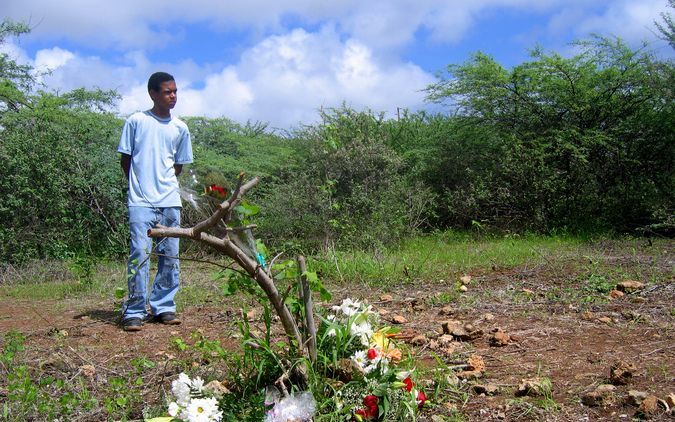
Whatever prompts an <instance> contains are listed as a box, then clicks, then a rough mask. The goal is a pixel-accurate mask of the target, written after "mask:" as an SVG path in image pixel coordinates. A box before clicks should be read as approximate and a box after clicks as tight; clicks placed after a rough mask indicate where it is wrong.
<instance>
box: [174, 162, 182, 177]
mask: <svg viewBox="0 0 675 422" xmlns="http://www.w3.org/2000/svg"><path fill="white" fill-rule="evenodd" d="M173 169H174V170H175V172H176V177H178V176H180V174H181V172H182V171H183V165H182V164H174V165H173Z"/></svg>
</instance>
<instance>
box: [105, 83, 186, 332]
mask: <svg viewBox="0 0 675 422" xmlns="http://www.w3.org/2000/svg"><path fill="white" fill-rule="evenodd" d="M177 91H178V90H177V89H176V82H175V81H174V78H173V76H171V75H169V74H168V73H164V72H157V73H154V74H152V75H151V76H150V79H149V80H148V94H150V98H151V99H152V102H153V107H152V109H150V110H147V111H143V112H137V113H134V114H133V115H131V116H130V117H129V118H128V119H127V121H126V122H125V123H124V128H123V129H122V136H121V139H120V143H119V146H118V147H117V152H119V153H121V154H122V157H121V165H122V169H123V170H124V174H125V176H126V177H127V180H128V181H129V199H128V205H129V226H130V232H131V253H130V255H129V262H128V264H127V277H128V289H129V292H128V293H129V294H128V299H127V301H126V302H125V303H124V307H123V315H122V327H123V329H124V330H125V331H139V330H140V329H141V327H142V326H143V321H144V320H145V319H146V317H147V311H146V303H149V304H150V310H151V312H152V318H153V319H154V320H155V321H157V322H161V323H163V324H180V320H179V319H178V317H177V316H176V303H175V302H174V296H175V295H176V292H177V291H178V285H179V274H180V270H179V262H178V245H179V242H178V239H177V238H162V239H159V240H158V241H157V242H156V246H155V247H156V253H157V255H158V262H157V275H156V276H155V280H154V282H153V283H152V291H151V292H150V295H149V296H148V291H147V288H148V282H149V265H148V261H149V256H150V252H151V251H152V247H153V239H152V238H150V237H148V230H149V229H151V228H152V227H155V226H156V225H158V224H160V225H163V226H167V227H176V226H179V225H180V211H181V199H180V194H179V191H178V189H179V188H178V179H177V176H178V175H179V174H180V173H181V171H182V170H183V164H188V163H191V162H192V144H191V141H190V132H189V130H188V127H187V125H186V124H185V123H184V122H183V121H181V120H179V119H178V118H176V117H172V116H171V109H173V108H174V106H175V105H176V99H177Z"/></svg>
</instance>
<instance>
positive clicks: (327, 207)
mask: <svg viewBox="0 0 675 422" xmlns="http://www.w3.org/2000/svg"><path fill="white" fill-rule="evenodd" d="M23 32H26V28H25V27H23V26H21V25H19V24H13V23H11V22H7V21H6V22H5V23H3V25H2V26H1V27H0V43H2V42H3V41H4V39H5V37H6V36H8V35H14V34H20V33H23ZM577 47H578V48H577V51H578V53H577V54H576V55H575V56H573V57H569V58H568V57H562V56H560V55H558V54H555V53H552V54H547V53H544V52H542V51H534V52H533V54H532V57H531V59H530V60H529V61H527V62H524V63H522V64H520V65H517V66H515V67H513V68H511V69H507V68H504V67H502V66H501V65H500V64H499V63H497V62H496V61H495V60H494V59H492V58H491V57H489V56H486V55H484V54H481V53H476V54H475V55H474V56H473V57H472V58H471V59H470V60H468V61H467V62H466V63H463V64H460V65H451V66H448V68H447V70H446V73H444V74H442V75H440V76H439V77H438V81H437V82H436V83H434V84H432V85H430V86H429V87H428V88H427V96H428V97H427V98H428V100H429V101H434V102H438V103H440V104H445V105H446V107H447V110H448V112H447V114H443V115H441V114H438V115H430V114H425V113H421V112H420V113H409V112H403V113H402V115H400V116H398V118H396V119H384V118H383V116H382V115H381V114H379V113H376V112H372V111H369V110H364V111H357V110H353V109H350V108H347V107H341V108H336V109H328V110H323V111H322V112H321V121H320V123H317V124H314V125H310V126H304V127H299V128H296V129H294V130H293V131H291V132H289V133H287V134H283V135H281V134H279V133H274V132H271V131H269V130H267V128H266V126H265V125H264V124H247V125H241V124H237V123H235V122H232V121H230V120H229V119H227V118H202V117H190V118H186V119H185V120H186V121H187V123H188V125H189V126H190V129H191V131H192V135H193V145H194V153H195V154H194V155H195V163H194V165H193V166H192V169H193V172H194V173H195V174H196V176H197V178H198V180H199V182H200V183H203V184H211V183H218V184H226V185H227V184H229V185H231V184H232V182H233V181H234V180H235V178H236V176H237V175H238V174H239V172H240V171H245V172H246V173H247V174H248V175H250V176H256V175H258V176H261V178H262V183H261V184H260V185H259V188H258V189H256V191H255V192H254V195H255V198H254V199H253V201H254V202H255V204H256V205H258V206H259V207H260V209H261V212H260V214H259V215H258V216H257V218H256V223H257V224H258V226H259V230H258V234H259V235H260V236H261V237H263V238H264V239H265V240H266V241H267V242H268V243H269V244H271V245H273V246H275V247H283V248H286V249H298V250H303V251H305V252H306V253H311V252H312V251H317V250H321V249H324V248H352V247H359V248H364V247H365V248H371V247H377V246H381V245H382V246H385V245H390V244H395V243H396V242H397V241H399V240H401V239H402V238H405V237H406V236H409V235H411V234H414V233H420V232H424V231H435V230H446V229H449V228H464V229H466V228H473V229H477V230H486V231H512V232H513V231H515V232H523V231H534V232H540V233H547V232H553V231H556V232H559V231H566V232H575V231H584V232H603V233H606V232H616V233H640V231H639V230H648V231H649V230H654V231H659V230H661V231H667V230H669V229H672V227H673V224H674V217H673V215H674V210H675V206H674V203H675V202H674V196H675V183H674V181H675V172H674V171H673V164H674V160H675V140H674V138H673V128H674V127H675V121H674V116H675V114H674V108H673V86H675V77H674V76H675V72H674V68H673V62H672V61H664V60H659V59H657V58H656V57H655V56H654V55H653V54H652V53H651V52H650V51H648V50H646V49H639V50H633V49H631V48H629V47H627V46H626V45H625V44H623V43H622V42H620V41H618V40H614V39H605V38H597V39H592V40H590V41H587V42H583V43H579V45H578V46H577ZM32 75H33V73H32V69H30V68H29V67H26V66H19V65H17V64H16V63H15V62H13V61H12V60H11V58H9V57H8V56H6V55H1V56H0V160H1V161H2V166H0V169H1V170H0V172H1V174H0V198H1V199H0V221H1V222H2V225H1V226H0V261H2V262H7V263H19V262H23V261H26V260H29V259H35V258H47V257H50V258H69V257H73V256H79V255H83V254H84V255H87V256H89V255H95V256H106V255H107V256H120V255H123V254H125V253H126V248H127V247H126V242H127V230H128V228H127V222H126V183H125V181H124V179H123V176H122V172H121V170H120V167H119V158H118V155H117V154H116V152H115V149H116V145H117V141H118V136H119V132H120V129H121V126H122V123H123V119H121V118H120V117H118V116H116V115H115V114H114V110H115V106H114V105H115V101H116V100H117V98H118V97H117V94H116V93H115V92H108V91H87V90H84V89H78V90H75V91H72V92H68V93H65V94H54V93H48V92H43V91H39V89H38V88H40V87H39V85H37V83H36V81H35V79H34V77H33V76H32ZM186 177H189V174H187V173H185V174H184V175H183V176H181V179H182V183H183V184H189V183H190V180H188V179H186ZM184 218H185V219H186V222H189V220H190V219H195V218H198V216H197V214H196V213H195V212H194V211H193V210H190V209H189V208H187V207H186V208H185V211H184Z"/></svg>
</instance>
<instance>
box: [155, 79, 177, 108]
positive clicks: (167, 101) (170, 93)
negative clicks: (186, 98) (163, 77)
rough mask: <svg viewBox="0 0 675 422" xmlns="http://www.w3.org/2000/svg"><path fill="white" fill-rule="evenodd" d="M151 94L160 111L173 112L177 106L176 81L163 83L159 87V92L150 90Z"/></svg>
mask: <svg viewBox="0 0 675 422" xmlns="http://www.w3.org/2000/svg"><path fill="white" fill-rule="evenodd" d="M149 93H150V98H152V101H153V103H155V105H156V106H158V107H159V108H160V109H163V110H171V109H172V108H174V107H175V106H176V100H177V99H178V89H177V88H176V82H175V81H166V82H162V83H161V84H160V85H159V91H153V90H150V91H149Z"/></svg>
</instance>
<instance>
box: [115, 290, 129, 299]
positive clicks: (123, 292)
mask: <svg viewBox="0 0 675 422" xmlns="http://www.w3.org/2000/svg"><path fill="white" fill-rule="evenodd" d="M126 294H127V289H125V288H124V287H118V288H116V289H115V299H124V295H126Z"/></svg>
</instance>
